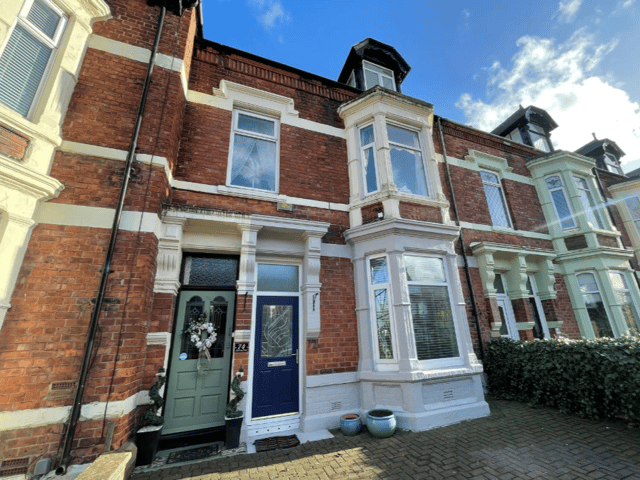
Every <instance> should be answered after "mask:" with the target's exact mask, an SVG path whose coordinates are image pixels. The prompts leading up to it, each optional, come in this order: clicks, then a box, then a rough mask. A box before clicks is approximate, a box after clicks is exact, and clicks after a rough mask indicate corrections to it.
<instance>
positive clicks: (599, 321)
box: [576, 272, 614, 338]
mask: <svg viewBox="0 0 640 480" xmlns="http://www.w3.org/2000/svg"><path fill="white" fill-rule="evenodd" d="M576 278H577V280H578V285H579V287H580V292H581V293H582V300H583V301H584V306H585V307H586V309H587V314H588V315H589V320H590V321H591V327H592V328H593V333H594V335H595V336H596V337H598V338H599V337H613V336H614V335H613V329H612V328H611V323H610V321H609V315H608V314H607V310H606V309H605V306H604V302H603V301H602V295H601V294H600V289H599V288H598V282H597V281H596V276H595V275H594V274H593V273H590V272H587V273H580V274H578V275H576Z"/></svg>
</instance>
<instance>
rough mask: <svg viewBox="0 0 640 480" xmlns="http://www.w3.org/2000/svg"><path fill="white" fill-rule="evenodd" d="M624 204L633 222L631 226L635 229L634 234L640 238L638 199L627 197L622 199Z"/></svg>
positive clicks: (639, 207) (639, 204)
mask: <svg viewBox="0 0 640 480" xmlns="http://www.w3.org/2000/svg"><path fill="white" fill-rule="evenodd" d="M624 203H626V204H627V209H629V216H630V217H631V220H633V225H634V226H635V227H636V232H638V235H639V236H640V198H638V197H628V198H625V199H624Z"/></svg>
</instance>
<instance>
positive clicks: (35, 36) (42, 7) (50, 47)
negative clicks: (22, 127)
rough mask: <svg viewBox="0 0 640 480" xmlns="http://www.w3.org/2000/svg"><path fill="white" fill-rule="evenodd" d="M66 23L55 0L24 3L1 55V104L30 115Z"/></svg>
mask: <svg viewBox="0 0 640 480" xmlns="http://www.w3.org/2000/svg"><path fill="white" fill-rule="evenodd" d="M66 23H67V16H66V15H65V14H64V12H62V10H60V9H59V8H58V7H57V6H55V5H53V4H52V3H49V2H47V1H45V0H27V1H26V2H25V3H24V5H23V7H22V10H21V11H20V14H19V15H18V19H17V21H16V24H15V26H14V28H13V31H12V32H11V34H10V35H8V40H7V43H6V44H5V45H4V48H3V49H2V54H1V55H0V103H2V104H3V105H5V106H7V107H9V108H10V109H12V110H14V111H16V112H17V113H19V114H20V115H22V116H24V117H27V116H28V115H29V112H30V111H31V110H32V107H33V105H34V100H35V99H36V97H37V96H38V93H39V91H40V89H41V86H42V83H43V80H44V79H45V76H46V74H47V70H48V69H49V66H50V64H51V62H52V61H53V57H54V52H55V51H56V49H57V48H58V47H59V45H60V41H61V39H62V35H63V33H64V29H65V26H66Z"/></svg>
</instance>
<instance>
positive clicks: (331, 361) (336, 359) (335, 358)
mask: <svg viewBox="0 0 640 480" xmlns="http://www.w3.org/2000/svg"><path fill="white" fill-rule="evenodd" d="M320 282H321V283H322V291H321V293H320V297H321V300H320V302H321V306H320V308H321V310H320V314H321V320H320V322H321V329H320V338H319V339H318V340H316V341H309V342H307V375H318V374H325V373H339V372H353V371H356V370H357V368H358V325H357V320H356V311H355V308H356V302H355V292H354V283H353V266H352V264H351V261H350V260H349V259H346V258H337V257H322V268H321V270H320Z"/></svg>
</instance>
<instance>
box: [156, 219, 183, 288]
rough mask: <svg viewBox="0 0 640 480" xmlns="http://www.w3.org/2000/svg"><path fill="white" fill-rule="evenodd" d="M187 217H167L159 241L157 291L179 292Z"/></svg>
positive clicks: (163, 222)
mask: <svg viewBox="0 0 640 480" xmlns="http://www.w3.org/2000/svg"><path fill="white" fill-rule="evenodd" d="M186 221H187V219H186V218H179V217H165V218H164V219H163V220H162V236H161V238H160V239H159V241H158V261H157V264H158V270H157V273H156V281H155V283H154V285H153V291H154V292H155V293H170V294H172V295H177V294H178V289H179V288H180V265H181V264H182V232H183V229H184V224H185V223H186Z"/></svg>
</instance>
